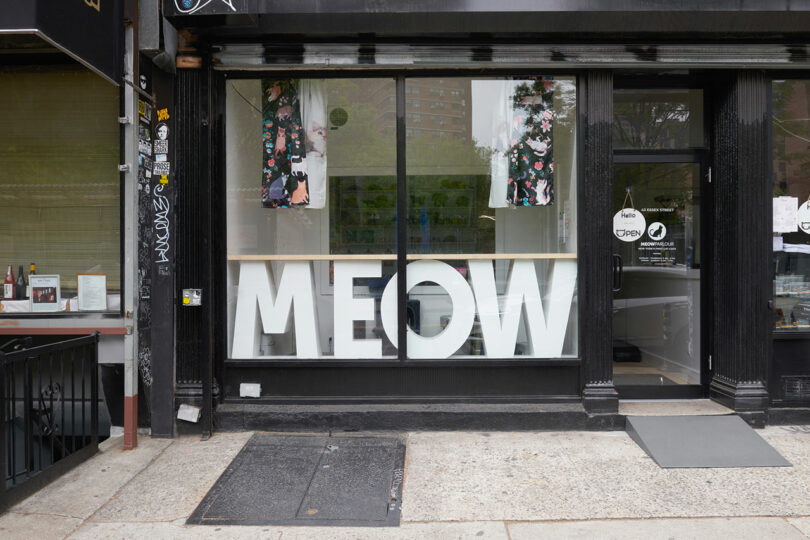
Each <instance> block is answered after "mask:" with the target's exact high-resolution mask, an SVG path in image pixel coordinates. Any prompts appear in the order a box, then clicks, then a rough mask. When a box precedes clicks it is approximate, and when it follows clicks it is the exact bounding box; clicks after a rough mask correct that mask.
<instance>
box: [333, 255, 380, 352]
mask: <svg viewBox="0 0 810 540" xmlns="http://www.w3.org/2000/svg"><path fill="white" fill-rule="evenodd" d="M381 275H382V262H381V261H335V358H382V340H381V339H360V340H355V339H354V321H373V320H374V298H355V297H354V295H353V294H352V293H353V291H354V278H358V277H380V276H381Z"/></svg>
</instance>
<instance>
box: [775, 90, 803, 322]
mask: <svg viewBox="0 0 810 540" xmlns="http://www.w3.org/2000/svg"><path fill="white" fill-rule="evenodd" d="M773 175H774V178H773V196H774V205H773V208H774V223H773V231H774V232H773V269H774V284H773V285H774V300H775V301H774V313H773V318H774V325H775V328H776V329H777V330H780V331H805V332H807V331H810V81H807V80H782V81H774V82H773Z"/></svg>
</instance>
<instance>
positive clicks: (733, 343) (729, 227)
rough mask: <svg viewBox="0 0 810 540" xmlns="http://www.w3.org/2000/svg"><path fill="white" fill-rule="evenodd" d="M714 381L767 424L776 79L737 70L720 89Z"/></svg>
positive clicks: (734, 403)
mask: <svg viewBox="0 0 810 540" xmlns="http://www.w3.org/2000/svg"><path fill="white" fill-rule="evenodd" d="M714 116H715V122H714V125H715V130H714V155H715V161H714V163H715V165H714V174H713V177H714V179H713V186H714V201H715V202H714V227H715V234H714V261H713V268H714V272H713V276H712V285H713V288H714V295H713V299H712V301H713V312H714V320H713V324H712V331H713V334H714V347H713V351H711V353H712V360H713V361H712V364H713V366H712V367H713V370H714V371H713V374H712V381H711V386H710V395H711V397H712V398H713V399H716V400H718V401H720V402H721V403H723V404H725V405H727V406H729V407H731V408H733V409H734V410H735V411H737V412H738V413H739V414H740V415H741V416H743V417H744V418H746V420H748V421H749V422H750V423H753V424H755V425H764V422H765V411H766V409H767V405H768V392H767V389H766V388H767V387H766V384H765V379H766V374H767V366H768V364H769V355H770V354H771V352H770V347H769V343H770V342H769V317H770V312H769V309H768V301H769V299H770V287H771V283H770V280H771V279H772V277H771V275H770V272H769V261H770V255H771V249H772V247H771V226H770V225H771V223H770V218H769V216H770V215H771V210H770V205H771V197H772V195H771V188H770V183H769V182H768V175H769V170H770V168H769V163H768V158H769V153H768V148H769V144H768V142H769V141H768V133H769V131H768V129H767V128H768V80H767V79H766V77H765V75H764V73H762V72H760V71H736V72H732V73H730V74H729V75H728V76H727V77H725V78H724V79H723V80H722V81H721V82H720V84H718V86H717V88H716V98H715V112H714Z"/></svg>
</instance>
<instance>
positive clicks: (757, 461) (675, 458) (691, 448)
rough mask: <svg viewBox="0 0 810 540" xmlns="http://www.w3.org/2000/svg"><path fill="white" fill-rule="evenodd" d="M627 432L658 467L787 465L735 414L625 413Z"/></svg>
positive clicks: (787, 462) (788, 465)
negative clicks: (676, 414) (655, 414)
mask: <svg viewBox="0 0 810 540" xmlns="http://www.w3.org/2000/svg"><path fill="white" fill-rule="evenodd" d="M626 425H627V434H628V435H630V437H631V438H632V439H633V440H634V441H636V443H637V444H638V445H639V446H640V447H641V448H642V449H643V450H644V451H645V452H647V454H649V456H650V457H651V458H653V460H655V462H656V463H657V464H658V465H659V466H660V467H662V468H665V469H666V468H678V467H681V468H683V467H693V468H699V467H718V468H720V467H791V464H790V462H789V461H788V460H786V459H785V458H784V457H782V455H781V454H780V453H779V452H777V451H776V449H774V447H772V446H771V445H770V444H768V443H767V442H766V441H765V439H763V438H762V437H760V436H759V434H758V433H757V432H756V431H754V429H753V428H752V427H751V426H749V425H748V424H746V423H745V421H744V420H743V419H742V418H740V417H739V416H737V415H733V414H732V415H714V416H628V417H627V424H626Z"/></svg>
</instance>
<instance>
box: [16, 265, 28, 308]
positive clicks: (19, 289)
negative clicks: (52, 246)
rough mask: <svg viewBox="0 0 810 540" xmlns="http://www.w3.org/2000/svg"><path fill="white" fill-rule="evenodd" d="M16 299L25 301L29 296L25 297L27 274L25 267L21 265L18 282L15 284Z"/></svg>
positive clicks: (18, 270) (18, 271) (18, 269)
mask: <svg viewBox="0 0 810 540" xmlns="http://www.w3.org/2000/svg"><path fill="white" fill-rule="evenodd" d="M14 289H15V292H14V298H16V299H17V300H25V299H26V298H27V296H25V292H26V287H25V274H23V266H22V265H20V266H19V268H17V282H16V283H15V284H14Z"/></svg>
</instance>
